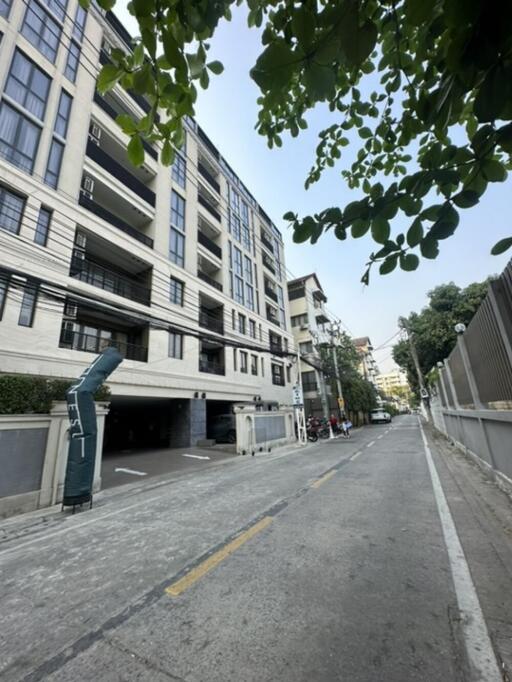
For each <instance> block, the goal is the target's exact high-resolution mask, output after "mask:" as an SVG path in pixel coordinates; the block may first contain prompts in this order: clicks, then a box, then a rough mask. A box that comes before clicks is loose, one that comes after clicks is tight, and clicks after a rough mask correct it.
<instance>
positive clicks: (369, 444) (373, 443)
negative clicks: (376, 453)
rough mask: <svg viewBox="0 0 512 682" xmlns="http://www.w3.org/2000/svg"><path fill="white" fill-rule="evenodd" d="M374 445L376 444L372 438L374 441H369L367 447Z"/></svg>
mask: <svg viewBox="0 0 512 682" xmlns="http://www.w3.org/2000/svg"><path fill="white" fill-rule="evenodd" d="M372 445H375V441H374V440H372V442H371V443H368V445H367V446H366V447H367V448H371V447H372Z"/></svg>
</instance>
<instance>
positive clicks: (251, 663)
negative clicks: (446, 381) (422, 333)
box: [0, 417, 512, 682]
mask: <svg viewBox="0 0 512 682" xmlns="http://www.w3.org/2000/svg"><path fill="white" fill-rule="evenodd" d="M431 449H432V452H433V456H434V461H435V463H436V467H437V470H438V471H439V475H440V477H441V483H442V487H443V489H444V491H445V494H446V496H447V498H448V503H449V505H450V508H452V509H453V512H452V513H453V517H454V519H455V521H456V525H457V531H458V533H459V537H460V539H461V542H462V545H463V547H464V553H465V554H466V556H467V557H469V562H470V568H471V574H472V575H473V580H474V582H475V584H476V592H477V594H478V598H479V603H480V604H481V606H482V608H483V611H484V617H485V618H486V621H487V625H488V627H489V630H490V634H491V638H492V645H493V646H494V648H495V651H496V652H497V653H498V657H502V658H503V659H505V660H506V658H507V643H508V636H509V635H512V628H511V626H510V622H509V620H510V616H509V615H508V614H510V613H511V612H512V608H509V607H511V606H512V604H510V601H511V595H512V589H510V588H511V587H512V576H511V574H510V566H512V563H509V564H508V566H507V563H506V560H507V554H506V552H507V551H509V552H510V551H511V544H512V543H511V537H510V535H509V534H507V532H505V530H504V524H506V523H507V522H508V521H507V520H508V516H507V514H508V513H509V512H510V504H509V501H508V500H507V499H506V498H505V497H504V496H503V494H502V493H501V492H500V491H497V490H496V489H495V488H494V487H493V486H489V485H488V484H486V482H485V481H484V480H483V479H482V478H481V476H480V475H479V472H477V471H476V470H475V469H474V467H471V465H469V464H467V462H465V461H460V462H459V461H458V460H457V456H456V455H454V454H453V453H451V452H449V450H448V449H447V448H446V446H445V444H444V443H443V442H436V441H435V442H432V443H431ZM450 467H451V469H450ZM459 471H460V472H462V475H461V476H460V477H459V479H454V476H456V475H457V473H458V472H459ZM454 480H456V484H454ZM454 485H456V486H457V488H456V490H454V487H453V486H454ZM121 490H122V489H120V488H117V489H116V491H117V494H116V495H112V496H111V497H110V498H109V497H108V496H105V497H104V499H103V501H102V503H101V504H100V505H98V507H96V508H95V509H93V510H92V511H91V512H87V513H84V514H79V515H75V516H74V517H71V516H66V517H64V520H61V517H60V516H59V517H58V520H57V517H56V520H55V522H53V521H50V522H49V523H47V524H41V523H36V522H35V521H34V523H33V524H32V525H30V524H25V527H24V529H25V530H24V532H23V533H19V532H18V533H17V532H16V528H17V526H16V523H12V524H4V526H0V531H1V530H2V528H3V529H4V530H5V529H7V531H6V532H4V536H3V537H4V540H3V541H2V542H1V543H0V567H1V579H2V582H1V586H0V678H1V679H2V680H3V679H5V680H9V681H10V680H13V681H17V680H64V679H66V680H67V679H69V678H75V679H79V680H112V681H115V680H135V679H137V680H173V679H174V680H176V679H178V680H186V681H187V682H203V681H204V682H209V681H210V680H212V681H214V680H219V681H220V680H222V681H231V680H233V681H234V680H237V681H239V680H242V681H247V682H252V681H253V680H254V681H256V680H257V681H261V682H263V681H265V682H266V681H269V682H270V681H274V680H283V681H288V680H290V681H291V680H294V681H296V680H304V681H306V680H308V681H309V680H313V681H317V680H318V681H323V680H347V681H350V682H352V681H353V680H354V681H356V682H357V681H359V680H361V681H363V680H379V681H380V680H392V681H395V680H396V681H401V680H403V681H404V682H405V681H406V680H407V681H408V680H429V681H430V680H443V681H444V680H462V679H466V680H476V679H490V678H482V677H480V678H479V677H477V676H476V674H477V673H476V671H475V669H474V666H473V667H472V661H471V657H468V655H467V653H468V652H467V641H466V640H467V632H466V630H465V624H464V622H463V619H462V618H461V613H460V611H459V602H458V595H457V594H456V592H455V588H454V581H453V576H452V568H451V565H450V556H449V554H448V551H447V543H446V541H445V536H444V534H443V529H442V526H441V522H440V517H439V513H438V504H437V502H436V497H435V496H434V492H433V487H432V481H431V478H430V474H429V468H428V463H427V458H426V455H425V450H424V447H423V442H422V439H421V434H420V430H419V426H418V421H417V419H416V418H415V417H404V418H401V419H399V420H395V422H393V425H392V427H391V428H390V427H388V426H374V427H369V428H367V429H364V430H362V431H360V432H359V433H357V434H355V437H354V438H353V439H352V440H350V441H340V440H336V441H330V442H324V443H320V444H318V445H315V446H314V447H310V448H307V449H305V450H304V451H298V452H292V453H281V454H272V455H266V456H262V457H255V458H237V459H236V460H232V461H227V462H223V463H220V464H218V465H216V466H213V467H210V468H208V469H202V470H200V471H197V472H192V473H184V474H182V475H181V476H178V477H176V478H175V479H173V480H172V481H171V482H165V481H160V482H158V483H156V484H153V485H149V484H146V485H144V484H141V485H140V486H138V487H135V486H131V487H130V489H129V490H128V489H127V490H126V491H125V494H121V493H120V492H119V491H121ZM484 493H485V495H484ZM489 496H490V497H491V498H492V501H491V502H490V503H489V504H491V505H492V508H493V510H494V512H493V514H491V513H490V512H489V513H488V514H487V516H486V517H485V524H486V525H485V527H482V522H481V518H483V516H484V514H483V512H482V509H487V507H486V504H487V503H486V502H485V500H486V499H487V498H488V497H489ZM474 497H478V500H479V504H480V506H481V508H482V509H479V510H476V509H475V508H474V506H473V507H472V506H471V505H472V502H471V501H472V500H473V498H474ZM467 498H468V499H467ZM468 500H471V501H468ZM18 524H21V521H18ZM20 527H21V526H18V528H20ZM511 528H512V525H511ZM0 537H1V536H0ZM490 546H492V547H493V548H494V549H493V553H492V554H490V552H489V547H490ZM497 547H499V548H500V551H501V554H497V550H496V548H497ZM497 557H498V558H497ZM475 566H476V567H475ZM470 615H471V616H473V614H470ZM511 641H512V640H511ZM493 658H494V656H493ZM498 664H499V665H501V658H500V660H499V661H498ZM491 669H492V668H491ZM496 669H497V668H496Z"/></svg>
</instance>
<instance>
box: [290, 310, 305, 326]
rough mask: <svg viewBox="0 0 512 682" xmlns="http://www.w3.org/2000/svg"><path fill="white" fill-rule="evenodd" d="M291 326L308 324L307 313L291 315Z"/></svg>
mask: <svg viewBox="0 0 512 682" xmlns="http://www.w3.org/2000/svg"><path fill="white" fill-rule="evenodd" d="M291 321H292V327H302V326H303V325H307V324H308V315H307V313H304V314H303V315H292V318H291Z"/></svg>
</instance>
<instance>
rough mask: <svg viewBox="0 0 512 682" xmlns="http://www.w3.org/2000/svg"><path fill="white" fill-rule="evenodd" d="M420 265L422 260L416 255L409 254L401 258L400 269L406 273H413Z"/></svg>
mask: <svg viewBox="0 0 512 682" xmlns="http://www.w3.org/2000/svg"><path fill="white" fill-rule="evenodd" d="M419 264H420V259H419V258H418V256H416V255H415V254H414V253H407V254H406V255H403V254H402V255H401V256H400V267H401V268H402V270H405V271H406V272H411V271H412V270H416V268H417V267H418V265H419Z"/></svg>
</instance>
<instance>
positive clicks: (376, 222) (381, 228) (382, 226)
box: [372, 216, 391, 244]
mask: <svg viewBox="0 0 512 682" xmlns="http://www.w3.org/2000/svg"><path fill="white" fill-rule="evenodd" d="M390 232H391V226H390V224H389V222H388V221H387V220H386V219H385V218H382V217H381V216H377V217H376V218H374V219H373V220H372V237H373V240H374V241H375V242H377V244H384V242H386V241H387V240H388V239H389V235H390Z"/></svg>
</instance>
